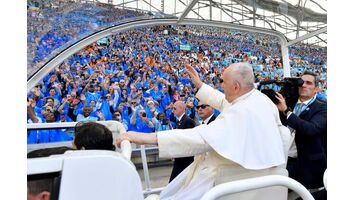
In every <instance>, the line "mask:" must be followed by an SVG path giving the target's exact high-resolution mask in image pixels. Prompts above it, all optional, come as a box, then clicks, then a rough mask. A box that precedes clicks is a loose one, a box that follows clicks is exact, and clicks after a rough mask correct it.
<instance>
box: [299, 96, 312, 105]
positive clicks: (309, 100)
mask: <svg viewBox="0 0 355 200" xmlns="http://www.w3.org/2000/svg"><path fill="white" fill-rule="evenodd" d="M316 96H317V94H315V95H314V96H313V97H312V98H310V99H308V100H306V101H303V102H302V101H301V99H300V98H299V99H298V101H297V104H299V103H303V104H305V105H308V104H309V102H311V101H312V100H313V99H314V98H316Z"/></svg>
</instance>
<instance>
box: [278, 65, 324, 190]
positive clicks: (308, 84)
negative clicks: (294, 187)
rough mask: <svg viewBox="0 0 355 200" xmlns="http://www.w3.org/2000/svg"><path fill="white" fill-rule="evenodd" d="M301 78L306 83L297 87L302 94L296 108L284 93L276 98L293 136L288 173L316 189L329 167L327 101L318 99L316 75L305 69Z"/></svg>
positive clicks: (307, 186) (310, 187)
mask: <svg viewBox="0 0 355 200" xmlns="http://www.w3.org/2000/svg"><path fill="white" fill-rule="evenodd" d="M301 78H302V80H303V81H304V83H303V85H302V86H301V87H299V89H298V93H299V95H300V97H299V99H298V102H297V104H296V106H295V108H294V109H293V111H292V110H291V109H290V108H288V107H287V105H286V103H285V99H284V98H283V97H282V95H281V94H279V93H277V94H276V98H277V99H278V100H279V103H278V105H277V107H278V109H279V111H280V112H282V114H281V115H280V116H281V121H282V123H283V124H284V125H285V126H288V127H289V128H290V129H291V136H292V137H294V141H293V142H292V144H291V147H290V150H289V155H288V156H289V158H288V162H287V170H288V171H289V176H290V177H291V178H293V179H295V180H297V181H298V182H300V183H301V184H302V185H304V186H305V187H306V188H308V189H313V188H319V187H322V186H323V174H324V171H325V169H326V168H327V104H326V103H325V102H321V101H319V100H317V99H316V93H317V85H318V81H319V79H318V77H317V75H316V74H315V73H313V72H308V71H306V72H304V73H303V74H302V76H301Z"/></svg>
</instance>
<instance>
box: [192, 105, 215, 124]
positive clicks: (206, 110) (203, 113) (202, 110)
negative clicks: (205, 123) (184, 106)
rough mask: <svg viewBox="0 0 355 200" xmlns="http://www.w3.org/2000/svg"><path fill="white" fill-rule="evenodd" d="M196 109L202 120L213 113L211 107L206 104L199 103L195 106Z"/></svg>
mask: <svg viewBox="0 0 355 200" xmlns="http://www.w3.org/2000/svg"><path fill="white" fill-rule="evenodd" d="M196 109H197V112H198V115H199V116H200V117H201V119H202V120H206V119H207V118H208V117H209V116H211V115H212V114H213V108H212V107H211V106H209V105H206V104H201V103H199V104H198V106H196Z"/></svg>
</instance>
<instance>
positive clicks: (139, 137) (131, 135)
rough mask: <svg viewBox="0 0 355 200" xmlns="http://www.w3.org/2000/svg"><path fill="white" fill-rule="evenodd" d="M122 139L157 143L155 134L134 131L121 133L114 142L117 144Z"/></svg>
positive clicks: (139, 142)
mask: <svg viewBox="0 0 355 200" xmlns="http://www.w3.org/2000/svg"><path fill="white" fill-rule="evenodd" d="M123 140H128V141H130V142H133V143H136V144H158V140H157V134H156V133H151V134H142V133H138V132H134V131H130V132H127V133H121V134H119V135H118V137H117V138H116V144H117V145H118V146H119V145H120V144H121V142H122V141H123Z"/></svg>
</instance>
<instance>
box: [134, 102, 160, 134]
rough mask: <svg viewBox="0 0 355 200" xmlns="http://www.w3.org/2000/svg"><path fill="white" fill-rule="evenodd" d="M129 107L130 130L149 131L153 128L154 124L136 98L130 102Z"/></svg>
mask: <svg viewBox="0 0 355 200" xmlns="http://www.w3.org/2000/svg"><path fill="white" fill-rule="evenodd" d="M131 109H132V111H133V114H132V117H131V119H130V123H131V130H134V131H138V132H142V133H151V132H153V129H154V124H153V122H152V120H151V119H149V118H148V117H147V112H146V111H145V110H144V108H143V106H141V105H140V104H139V103H138V102H137V100H133V101H132V102H131Z"/></svg>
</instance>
